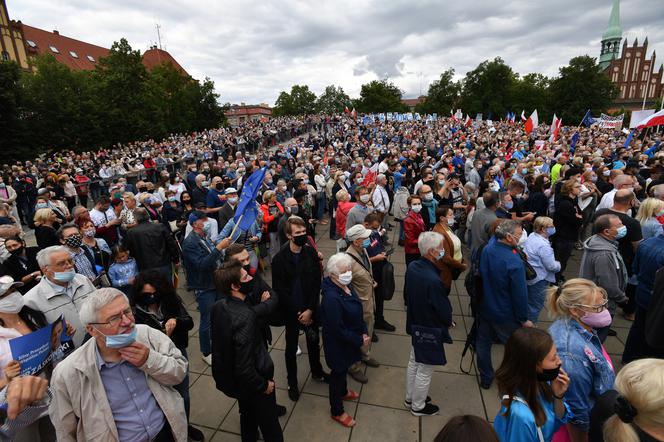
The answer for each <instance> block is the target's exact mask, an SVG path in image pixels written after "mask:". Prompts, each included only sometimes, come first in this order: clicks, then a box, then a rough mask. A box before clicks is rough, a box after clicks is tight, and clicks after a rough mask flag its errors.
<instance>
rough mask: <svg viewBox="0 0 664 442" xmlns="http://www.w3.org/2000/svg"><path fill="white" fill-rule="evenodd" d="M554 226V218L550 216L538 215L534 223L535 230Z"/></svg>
mask: <svg viewBox="0 0 664 442" xmlns="http://www.w3.org/2000/svg"><path fill="white" fill-rule="evenodd" d="M550 226H553V220H552V219H551V218H549V217H548V216H538V217H537V218H535V222H534V223H533V232H539V231H541V230H542V229H545V228H547V227H550Z"/></svg>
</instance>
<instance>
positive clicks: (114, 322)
mask: <svg viewBox="0 0 664 442" xmlns="http://www.w3.org/2000/svg"><path fill="white" fill-rule="evenodd" d="M123 316H125V317H127V319H131V320H133V319H134V312H133V311H132V310H131V307H127V308H126V309H125V310H122V311H121V312H120V313H118V314H117V315H113V316H111V317H110V318H108V320H106V322H91V323H90V325H110V326H111V327H116V326H117V325H118V324H119V323H120V321H122V317H123Z"/></svg>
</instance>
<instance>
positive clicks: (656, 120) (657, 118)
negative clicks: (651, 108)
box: [636, 110, 664, 129]
mask: <svg viewBox="0 0 664 442" xmlns="http://www.w3.org/2000/svg"><path fill="white" fill-rule="evenodd" d="M662 124H664V110H660V111H659V112H656V113H654V114H652V115H650V116H649V117H647V118H644V119H643V120H641V121H640V122H639V123H638V124H637V125H636V128H637V129H643V128H644V127H653V126H659V125H662Z"/></svg>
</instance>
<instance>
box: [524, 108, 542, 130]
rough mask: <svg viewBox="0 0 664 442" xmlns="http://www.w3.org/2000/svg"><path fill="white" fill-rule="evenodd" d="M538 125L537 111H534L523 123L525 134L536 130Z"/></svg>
mask: <svg viewBox="0 0 664 442" xmlns="http://www.w3.org/2000/svg"><path fill="white" fill-rule="evenodd" d="M522 118H523V117H522ZM538 123H539V121H538V120H537V109H535V110H534V111H533V113H532V114H530V117H528V119H527V120H526V123H525V128H526V133H527V134H528V135H530V133H531V132H532V131H533V129H536V128H537V125H538Z"/></svg>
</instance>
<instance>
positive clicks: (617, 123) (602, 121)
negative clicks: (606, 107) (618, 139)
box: [595, 114, 625, 129]
mask: <svg viewBox="0 0 664 442" xmlns="http://www.w3.org/2000/svg"><path fill="white" fill-rule="evenodd" d="M623 118H625V114H620V115H618V116H617V117H612V116H611V115H606V114H602V115H601V116H600V117H599V118H598V119H597V120H595V122H596V123H597V124H598V125H599V127H600V129H620V128H621V127H622V124H623Z"/></svg>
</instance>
